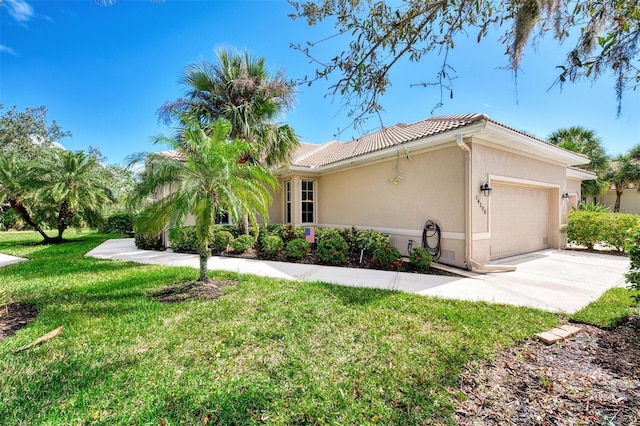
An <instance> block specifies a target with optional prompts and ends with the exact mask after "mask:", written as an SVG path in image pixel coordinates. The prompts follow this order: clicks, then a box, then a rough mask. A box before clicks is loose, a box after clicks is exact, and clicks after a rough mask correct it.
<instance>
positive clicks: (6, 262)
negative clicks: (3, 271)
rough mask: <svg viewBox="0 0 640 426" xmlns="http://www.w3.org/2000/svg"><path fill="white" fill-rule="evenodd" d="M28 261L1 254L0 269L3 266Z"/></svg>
mask: <svg viewBox="0 0 640 426" xmlns="http://www.w3.org/2000/svg"><path fill="white" fill-rule="evenodd" d="M25 260H27V259H24V258H22V257H16V256H9V255H8V254H2V253H0V268H1V267H3V266H7V265H11V264H14V263H18V262H24V261H25Z"/></svg>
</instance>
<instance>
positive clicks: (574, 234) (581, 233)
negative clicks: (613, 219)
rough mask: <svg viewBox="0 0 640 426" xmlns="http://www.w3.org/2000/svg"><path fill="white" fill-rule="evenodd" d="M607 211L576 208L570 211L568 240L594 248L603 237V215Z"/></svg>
mask: <svg viewBox="0 0 640 426" xmlns="http://www.w3.org/2000/svg"><path fill="white" fill-rule="evenodd" d="M603 215H605V213H602V212H591V211H579V210H575V211H572V212H570V213H569V223H568V224H567V240H568V242H570V243H574V244H579V245H582V246H586V247H587V248H588V249H593V246H594V245H595V244H596V243H599V242H600V241H601V240H602V238H601V231H602V230H601V227H602V224H603V222H604V221H603V220H602V217H603Z"/></svg>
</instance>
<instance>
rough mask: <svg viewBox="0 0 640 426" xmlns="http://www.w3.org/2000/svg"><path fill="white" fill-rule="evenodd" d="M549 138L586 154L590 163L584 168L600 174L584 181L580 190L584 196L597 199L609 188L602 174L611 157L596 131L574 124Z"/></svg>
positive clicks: (555, 142) (565, 147)
mask: <svg viewBox="0 0 640 426" xmlns="http://www.w3.org/2000/svg"><path fill="white" fill-rule="evenodd" d="M548 140H549V142H551V143H552V144H554V145H557V146H559V147H560V148H564V149H566V150H569V151H573V152H578V153H580V154H585V155H586V156H587V157H588V158H589V164H586V165H585V166H583V168H584V169H585V170H589V171H592V172H596V173H597V174H598V175H599V176H598V178H597V179H593V180H585V181H583V182H582V185H581V188H580V192H581V193H582V196H583V197H594V199H595V197H597V196H598V195H600V194H602V193H603V192H605V191H606V190H607V188H608V185H607V182H606V180H604V179H602V178H601V176H600V175H602V173H604V172H605V171H606V169H607V166H608V164H609V157H608V156H607V154H606V153H605V150H604V148H603V147H602V140H601V139H600V138H599V137H598V136H597V135H596V132H595V131H593V130H589V129H586V128H584V127H582V126H572V127H569V128H564V129H559V130H556V131H554V132H553V133H551V134H550V135H549V137H548Z"/></svg>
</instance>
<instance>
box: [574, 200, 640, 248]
mask: <svg viewBox="0 0 640 426" xmlns="http://www.w3.org/2000/svg"><path fill="white" fill-rule="evenodd" d="M637 226H640V217H638V216H636V215H631V214H623V213H606V212H594V211H581V210H575V211H572V212H570V213H569V224H568V225H567V240H568V242H570V243H575V244H580V245H583V246H586V247H587V248H589V249H593V246H594V245H595V244H597V243H600V244H604V245H608V246H611V247H613V248H615V249H616V250H618V251H622V250H623V249H624V246H625V241H626V239H627V238H628V236H629V232H630V230H631V229H632V228H634V227H637Z"/></svg>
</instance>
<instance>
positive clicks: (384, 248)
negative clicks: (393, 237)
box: [372, 243, 402, 270]
mask: <svg viewBox="0 0 640 426" xmlns="http://www.w3.org/2000/svg"><path fill="white" fill-rule="evenodd" d="M372 263H373V265H374V266H375V267H377V268H381V269H396V270H397V269H399V268H400V267H401V266H402V261H401V260H400V252H399V251H398V249H397V248H395V247H394V246H393V245H392V244H390V243H386V244H383V245H381V246H380V247H378V248H376V249H375V251H374V252H373V262H372Z"/></svg>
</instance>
